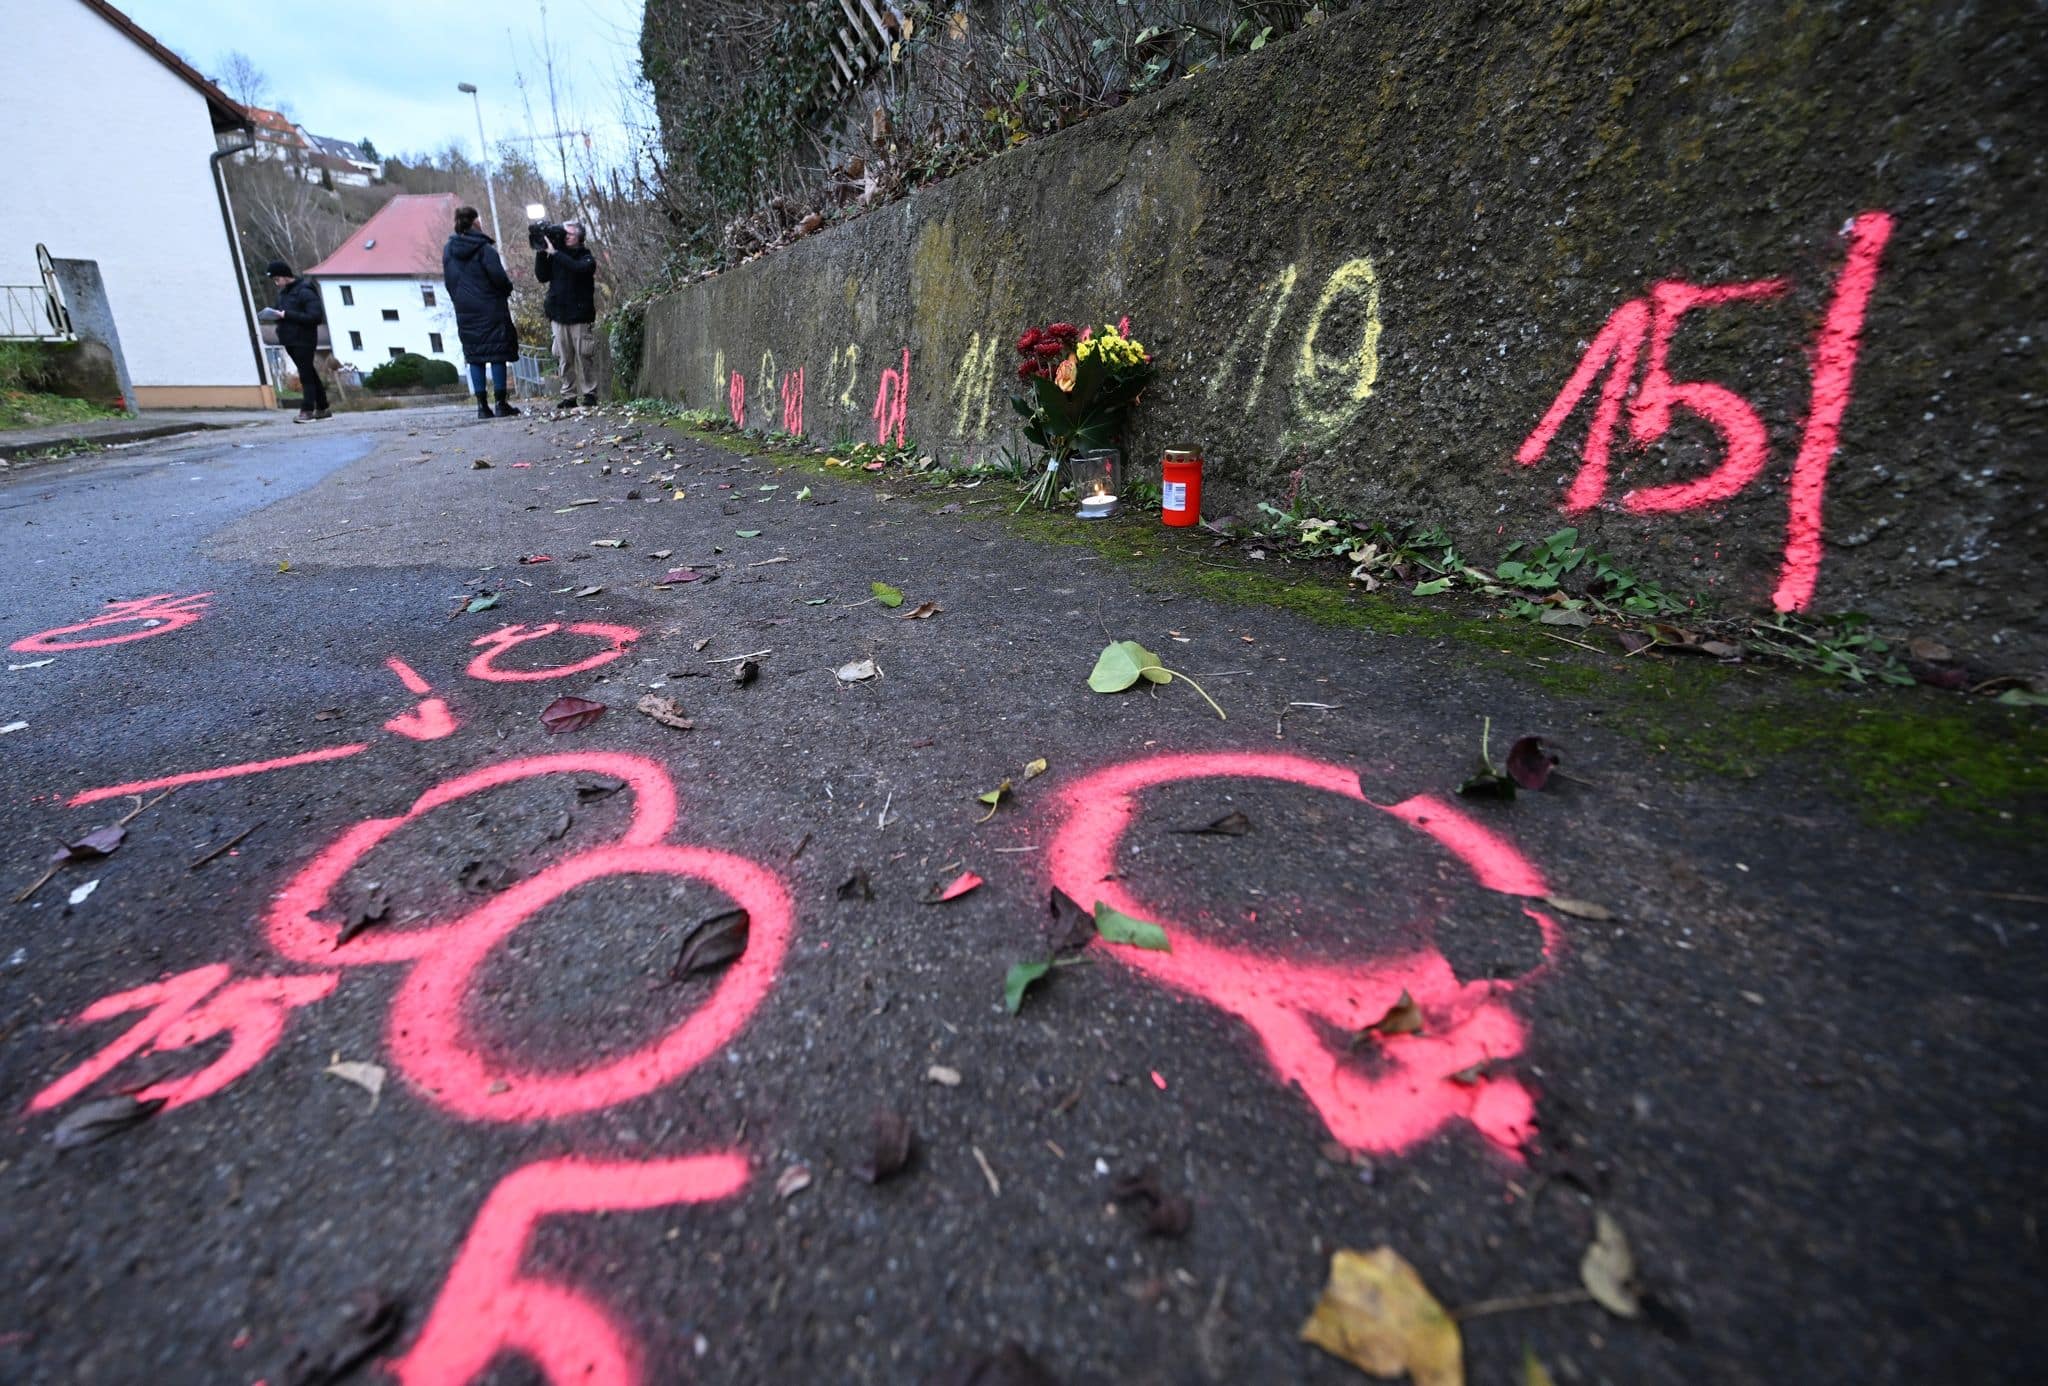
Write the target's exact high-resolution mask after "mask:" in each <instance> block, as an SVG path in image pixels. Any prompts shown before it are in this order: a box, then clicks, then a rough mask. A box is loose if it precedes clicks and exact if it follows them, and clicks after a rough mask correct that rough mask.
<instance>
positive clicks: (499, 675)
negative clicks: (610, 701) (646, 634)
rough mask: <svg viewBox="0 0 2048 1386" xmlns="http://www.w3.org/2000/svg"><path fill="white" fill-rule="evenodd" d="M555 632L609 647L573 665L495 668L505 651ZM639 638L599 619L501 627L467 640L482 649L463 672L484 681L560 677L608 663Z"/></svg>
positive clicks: (505, 681) (630, 631) (528, 680)
mask: <svg viewBox="0 0 2048 1386" xmlns="http://www.w3.org/2000/svg"><path fill="white" fill-rule="evenodd" d="M557 633H559V634H563V635H588V636H592V637H595V638H596V639H599V640H604V641H607V642H609V644H610V648H608V649H603V650H599V651H598V652H597V653H596V654H594V655H590V656H588V657H587V658H584V659H579V660H577V661H576V662H575V663H573V664H556V665H550V666H548V667H547V668H544V669H500V668H498V667H497V660H498V657H499V656H501V655H503V654H504V653H505V652H506V651H507V650H510V649H514V648H516V647H518V646H520V645H524V644H526V643H528V642H529V641H533V640H544V639H546V638H547V637H548V636H551V635H555V634H557ZM639 638H640V632H639V631H637V630H634V629H633V628H632V627H631V626H613V625H606V624H604V623H603V622H600V621H575V622H572V623H570V624H568V625H560V624H557V623H555V622H549V623H548V624H546V625H541V626H534V627H533V628H532V629H528V628H527V627H525V626H502V627H500V628H499V629H497V630H494V631H492V632H491V633H490V634H489V635H484V636H479V637H477V638H476V639H475V640H473V641H471V642H470V648H471V649H478V648H481V649H483V651H484V652H483V653H482V654H480V655H478V656H477V657H476V658H475V659H472V660H471V661H470V662H469V668H468V669H467V670H466V671H465V672H467V673H468V675H469V676H470V677H471V678H473V679H482V680H483V681H484V682H486V683H535V682H538V681H540V680H542V679H562V678H567V677H569V675H571V674H581V673H587V672H588V671H589V670H592V669H595V668H598V667H599V666H600V665H605V664H609V663H611V662H612V661H613V660H615V659H617V658H618V657H619V656H620V655H622V654H624V653H625V652H626V649H627V647H628V646H630V645H631V644H632V643H633V642H634V641H635V640H638V639H639Z"/></svg>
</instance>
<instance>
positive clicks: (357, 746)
mask: <svg viewBox="0 0 2048 1386" xmlns="http://www.w3.org/2000/svg"><path fill="white" fill-rule="evenodd" d="M369 749H370V747H369V744H368V743H367V742H362V741H358V742H355V743H353V744H351V745H347V746H326V747H323V748H321V749H320V750H317V751H301V752H300V753H299V754H298V755H295V756H278V757H276V758H274V759H271V760H246V761H242V762H240V763H238V764H235V765H216V766H214V767H213V768H212V769H211V770H188V771H186V772H185V773H184V774H181V775H161V776H159V777H157V778H156V779H153V780H135V781H133V782H131V783H129V784H110V785H103V786H101V787H100V788H98V789H81V790H80V791H79V792H78V793H76V794H74V795H72V796H71V797H70V798H69V799H66V800H65V801H64V802H65V803H66V804H67V805H68V806H69V807H71V808H78V807H79V806H81V805H83V804H96V803H98V802H100V800H102V799H119V798H121V797H123V796H125V795H129V794H148V793H150V792H151V791H152V790H158V789H176V788H178V787H179V786H180V785H187V784H210V783H212V782H213V781H215V780H232V779H239V778H241V777H242V776H244V775H262V774H267V773H269V772H270V771H272V770H288V769H291V768H292V767H293V766H297V765H318V764H320V763H321V762H323V761H329V760H346V759H347V758H348V757H350V756H354V755H361V754H362V753H363V752H364V751H367V750H369Z"/></svg>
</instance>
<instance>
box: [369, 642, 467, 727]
mask: <svg viewBox="0 0 2048 1386" xmlns="http://www.w3.org/2000/svg"><path fill="white" fill-rule="evenodd" d="M384 667H385V668H387V669H389V670H390V671H391V672H392V673H394V674H396V675H398V681H399V682H400V683H402V684H404V685H405V689H406V691H407V692H408V693H411V694H413V695H414V696H415V697H418V698H420V699H421V700H422V701H421V702H420V705H419V706H418V707H416V708H414V709H412V710H411V711H410V712H401V713H399V714H398V715H397V716H396V717H393V718H392V719H391V720H390V721H388V722H386V723H385V724H384V730H385V731H388V732H392V733H394V734H396V735H398V736H403V737H408V738H410V739H412V740H414V741H439V740H440V739H441V738H442V737H444V736H453V735H454V734H455V732H456V729H457V728H459V727H460V726H461V725H462V723H461V722H460V721H459V720H457V718H456V716H455V714H454V713H452V712H450V711H449V710H448V704H447V703H446V702H444V701H442V700H441V699H439V698H429V697H427V696H426V695H427V694H429V693H432V692H433V691H434V686H433V685H432V684H430V683H428V682H427V681H426V680H425V679H423V678H421V677H420V676H419V674H418V673H417V672H416V671H415V670H414V669H413V667H412V666H411V665H410V664H407V663H406V662H405V661H404V660H402V659H400V658H399V657H398V656H397V655H393V656H392V657H391V658H389V659H387V660H385V661H384Z"/></svg>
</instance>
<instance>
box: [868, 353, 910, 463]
mask: <svg viewBox="0 0 2048 1386" xmlns="http://www.w3.org/2000/svg"><path fill="white" fill-rule="evenodd" d="M909 415H910V348H909V347H905V348H903V365H902V366H901V367H900V368H898V367H895V366H891V367H890V368H889V369H887V370H885V371H883V372H882V381H881V384H879V385H878V386H876V387H875V408H874V412H873V415H872V417H873V418H874V421H875V441H876V442H877V443H884V444H886V443H887V442H888V441H889V435H890V433H891V432H894V433H895V435H896V446H897V447H899V448H900V447H902V446H903V439H904V436H905V433H904V429H905V426H906V423H907V421H908V419H909Z"/></svg>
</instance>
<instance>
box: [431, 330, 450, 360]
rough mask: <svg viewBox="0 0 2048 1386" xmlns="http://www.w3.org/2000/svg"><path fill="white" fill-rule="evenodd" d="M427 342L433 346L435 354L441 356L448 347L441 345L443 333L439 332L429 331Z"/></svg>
mask: <svg viewBox="0 0 2048 1386" xmlns="http://www.w3.org/2000/svg"><path fill="white" fill-rule="evenodd" d="M427 342H428V344H429V345H430V346H431V347H432V348H433V351H434V355H436V356H439V355H440V354H441V353H442V352H444V351H446V350H447V349H448V348H446V347H444V346H442V345H441V334H440V333H438V332H429V333H428V334H427Z"/></svg>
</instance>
